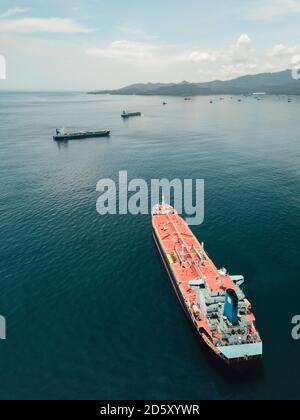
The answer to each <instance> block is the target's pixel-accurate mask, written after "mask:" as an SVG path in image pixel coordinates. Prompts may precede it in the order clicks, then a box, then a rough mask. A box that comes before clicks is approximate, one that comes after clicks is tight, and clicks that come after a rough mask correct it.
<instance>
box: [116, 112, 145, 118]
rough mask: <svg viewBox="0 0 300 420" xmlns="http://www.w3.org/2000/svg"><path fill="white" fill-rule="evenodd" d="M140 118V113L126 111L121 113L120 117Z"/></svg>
mask: <svg viewBox="0 0 300 420" xmlns="http://www.w3.org/2000/svg"><path fill="white" fill-rule="evenodd" d="M141 116H142V113H141V112H126V111H123V113H122V115H121V117H122V118H125V119H126V118H131V117H141Z"/></svg>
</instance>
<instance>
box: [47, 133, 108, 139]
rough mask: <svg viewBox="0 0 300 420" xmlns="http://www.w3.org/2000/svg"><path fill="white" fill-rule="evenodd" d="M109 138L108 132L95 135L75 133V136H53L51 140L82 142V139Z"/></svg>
mask: <svg viewBox="0 0 300 420" xmlns="http://www.w3.org/2000/svg"><path fill="white" fill-rule="evenodd" d="M108 136H110V131H101V132H95V133H75V134H66V135H58V136H54V137H53V140H55V141H67V140H82V139H92V138H97V137H108Z"/></svg>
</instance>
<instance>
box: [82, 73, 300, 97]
mask: <svg viewBox="0 0 300 420" xmlns="http://www.w3.org/2000/svg"><path fill="white" fill-rule="evenodd" d="M256 92H264V93H266V94H270V95H300V80H295V79H293V77H292V72H291V70H286V71H281V72H278V73H261V74H257V75H251V76H242V77H238V78H236V79H233V80H228V81H221V80H215V81H212V82H206V83H189V82H186V81H184V82H181V83H139V84H134V85H130V86H126V87H124V88H121V89H116V90H102V91H94V92H89V93H90V94H94V95H97V94H98V95H100V94H101V95H103V94H109V95H145V96H198V95H215V94H216V95H218V94H224V95H226V94H229V95H242V94H252V93H256Z"/></svg>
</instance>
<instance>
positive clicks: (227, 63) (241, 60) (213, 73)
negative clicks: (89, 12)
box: [85, 33, 300, 81]
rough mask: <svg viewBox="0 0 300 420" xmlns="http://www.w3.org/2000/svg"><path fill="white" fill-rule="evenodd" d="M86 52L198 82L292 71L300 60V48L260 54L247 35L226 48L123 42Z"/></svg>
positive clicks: (273, 50)
mask: <svg viewBox="0 0 300 420" xmlns="http://www.w3.org/2000/svg"><path fill="white" fill-rule="evenodd" d="M85 52H86V54H88V55H89V56H93V57H95V58H97V57H99V58H102V59H109V60H113V61H116V62H120V63H126V62H127V63H128V64H132V65H144V66H147V67H148V68H151V67H152V68H154V67H156V68H161V69H162V70H163V69H164V70H165V69H166V68H168V69H169V71H170V72H171V71H172V70H174V71H177V70H178V69H179V68H180V69H182V70H184V69H185V72H186V73H187V74H194V76H193V77H194V79H195V80H196V81H207V80H211V79H212V78H216V79H231V78H234V77H238V76H242V75H246V74H255V73H260V72H276V71H281V70H286V69H288V68H292V67H293V65H294V63H295V62H296V61H297V60H298V61H299V54H300V45H290V46H285V45H283V44H279V45H275V46H274V47H272V48H271V49H269V50H266V51H263V52H258V51H257V50H256V49H255V47H254V44H253V41H252V39H251V38H250V37H249V35H247V34H245V33H244V34H241V35H240V36H239V38H238V39H237V40H236V42H235V43H233V44H232V45H229V46H228V47H227V48H225V49H198V48H193V49H192V48H190V47H188V46H184V45H170V44H157V43H154V42H132V41H128V40H120V41H114V42H112V43H110V44H108V45H107V46H104V47H101V48H88V49H87V50H86V51H85ZM298 61H297V62H298ZM175 69H176V70H175ZM199 79H201V80H199Z"/></svg>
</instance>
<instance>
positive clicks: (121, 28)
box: [116, 26, 145, 36]
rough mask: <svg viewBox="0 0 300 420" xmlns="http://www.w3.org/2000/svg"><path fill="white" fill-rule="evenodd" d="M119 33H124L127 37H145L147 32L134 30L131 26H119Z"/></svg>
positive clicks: (138, 29)
mask: <svg viewBox="0 0 300 420" xmlns="http://www.w3.org/2000/svg"><path fill="white" fill-rule="evenodd" d="M116 29H117V31H119V32H122V33H124V34H127V35H134V36H143V35H145V31H144V30H143V29H141V28H137V27H135V28H133V27H131V26H117V28H116Z"/></svg>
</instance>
